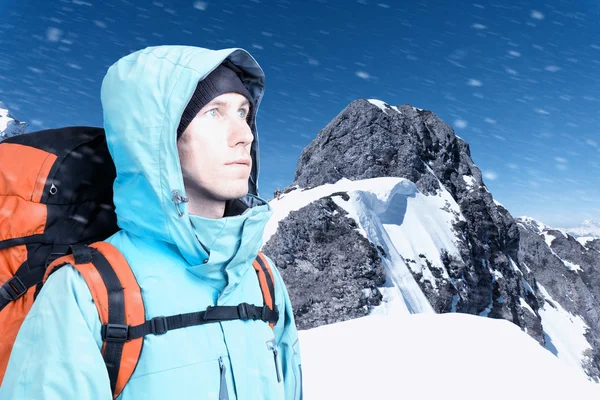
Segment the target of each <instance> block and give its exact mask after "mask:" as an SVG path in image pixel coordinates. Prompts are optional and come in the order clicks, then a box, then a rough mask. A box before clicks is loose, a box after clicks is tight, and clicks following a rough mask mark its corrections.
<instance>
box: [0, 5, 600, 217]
mask: <svg viewBox="0 0 600 400" xmlns="http://www.w3.org/2000/svg"><path fill="white" fill-rule="evenodd" d="M516 3H517V2H509V1H505V2H502V1H497V2H487V1H478V0H473V1H452V2H450V1H445V0H444V1H442V0H436V1H411V2H401V1H391V0H378V1H371V0H359V1H355V0H347V1H326V0H318V1H317V0H315V1H275V0H247V1H209V0H207V1H195V0H185V1H184V0H177V1H166V0H160V1H159V0H157V1H154V2H153V1H152V0H144V1H141V0H102V1H99V0H53V1H44V2H40V1H34V0H0V46H1V50H0V101H3V102H4V103H5V104H6V105H7V106H8V107H9V109H11V111H12V112H13V114H14V115H15V116H16V117H17V118H18V119H21V120H25V121H28V122H29V123H30V125H31V129H34V130H37V129H43V128H51V127H58V126H65V125H80V124H81V125H101V123H102V109H101V104H100V100H99V93H100V84H101V82H102V78H103V76H104V74H105V72H106V70H107V68H108V67H109V66H110V65H111V64H112V63H113V62H115V61H116V60H117V59H119V58H120V57H122V56H124V55H126V54H128V53H130V52H133V51H135V50H138V49H141V48H143V47H146V46H149V45H161V44H187V45H196V46H201V47H209V48H225V47H243V48H245V49H247V50H249V51H250V52H251V53H252V54H253V55H254V57H255V58H256V59H257V60H258V62H259V63H260V64H261V66H262V67H263V69H264V70H265V73H266V81H267V89H266V95H265V98H264V101H263V103H262V106H261V110H260V112H259V115H258V125H259V134H260V142H261V177H260V190H261V194H262V195H263V196H264V197H266V198H270V197H271V195H272V193H273V190H274V189H275V188H276V187H277V186H280V187H285V186H287V185H289V184H291V182H292V181H293V178H294V172H295V168H296V161H297V159H298V156H299V155H300V152H301V150H302V149H303V148H304V147H305V146H306V145H307V144H308V143H309V142H310V141H311V140H312V139H314V138H315V137H316V135H317V133H318V131H319V130H320V129H322V128H324V127H325V126H326V124H327V123H328V122H330V121H331V120H332V119H333V118H334V117H335V116H336V115H337V114H338V113H339V112H340V111H342V110H343V109H344V108H345V107H346V106H347V105H348V104H349V103H350V102H351V101H352V100H355V99H358V98H376V99H381V100H383V101H386V102H387V103H389V104H391V105H402V104H411V105H413V106H415V107H419V108H425V109H428V110H431V111H433V112H434V113H436V114H437V115H438V116H439V117H440V118H442V119H443V120H444V121H446V122H447V123H448V124H450V125H451V126H453V127H454V129H455V131H456V134H457V135H459V136H460V137H462V138H463V139H465V140H466V141H467V142H468V143H469V144H470V146H471V154H472V157H473V159H474V161H475V163H476V164H477V165H478V166H479V167H480V168H481V170H482V171H483V173H484V181H485V183H486V185H487V186H488V188H489V190H490V191H491V192H492V194H493V195H494V198H495V199H496V200H497V201H499V202H500V203H502V204H503V205H504V206H506V207H507V208H508V209H509V211H510V212H511V214H512V215H513V216H515V217H516V216H521V215H528V216H531V217H533V218H536V219H539V220H541V221H543V222H544V223H546V224H548V225H551V226H555V227H570V226H576V225H579V224H580V223H581V222H582V221H583V220H584V219H595V220H600V185H599V183H600V178H599V176H600V157H599V156H600V131H599V127H600V73H599V72H598V71H600V22H599V21H600V3H597V2H596V1H592V0H580V1H577V2H572V3H571V2H567V1H548V2H535V1H531V2H527V1H523V2H518V5H514V4H516Z"/></svg>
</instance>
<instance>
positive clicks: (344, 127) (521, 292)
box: [294, 100, 543, 343]
mask: <svg viewBox="0 0 600 400" xmlns="http://www.w3.org/2000/svg"><path fill="white" fill-rule="evenodd" d="M384 176H385V177H402V178H407V179H409V180H411V181H412V182H414V183H415V184H416V185H417V188H418V189H419V191H420V192H421V193H423V194H427V195H429V194H435V193H436V192H437V190H439V189H441V185H443V186H444V188H445V189H446V190H448V192H450V194H451V195H452V196H453V198H454V199H455V201H456V202H457V203H458V204H459V206H460V208H461V212H462V214H463V215H464V217H465V218H466V220H467V221H466V223H465V222H460V223H459V222H457V223H456V224H455V226H454V229H455V231H456V236H457V239H458V243H459V244H458V247H459V250H460V254H461V256H460V258H456V257H450V256H446V257H442V261H443V263H444V265H445V267H446V269H447V271H448V274H449V275H450V278H451V280H450V282H447V281H445V280H442V279H440V280H437V281H436V286H438V288H441V289H438V290H433V289H432V287H431V286H432V285H431V282H428V281H427V280H423V279H422V277H419V276H415V278H416V280H417V282H419V285H420V286H421V289H422V290H423V292H424V293H425V295H426V296H427V298H428V299H429V301H430V303H431V304H432V306H433V307H434V309H435V310H436V311H437V312H448V311H451V310H455V311H457V312H464V313H470V314H482V315H487V316H489V317H491V318H503V319H507V320H510V321H512V322H514V323H515V324H517V325H518V326H520V327H521V328H523V329H526V330H527V332H528V333H529V334H530V335H531V336H533V337H534V338H535V339H537V340H538V341H539V342H540V343H543V333H542V329H541V323H540V318H539V315H538V314H537V309H538V308H539V306H540V304H539V302H538V301H537V293H536V292H535V290H536V289H535V288H536V285H535V283H534V281H533V280H532V279H533V276H528V277H527V276H524V274H523V273H522V272H521V271H522V270H523V269H521V268H518V266H519V265H518V249H519V230H518V228H517V226H516V224H515V222H514V220H513V218H512V217H511V216H510V214H509V213H508V211H506V210H505V209H504V208H503V207H500V206H498V205H496V203H495V202H494V200H493V198H492V196H491V194H490V193H489V192H488V190H487V188H486V187H485V185H484V184H483V182H482V179H481V171H480V170H479V169H478V168H477V166H475V164H474V163H473V160H472V159H471V155H470V150H469V145H468V144H467V143H466V142H465V141H463V140H462V139H461V138H459V137H457V136H455V135H454V132H453V130H452V128H451V127H450V126H448V125H447V124H445V123H444V122H443V121H442V120H440V119H439V118H438V117H437V116H436V115H434V114H433V113H431V112H429V111H425V110H418V109H415V108H413V107H411V106H409V105H404V106H401V107H398V108H397V109H395V108H391V107H390V108H388V109H387V110H386V111H382V110H381V109H380V108H379V107H377V106H375V105H373V104H371V103H370V102H368V101H366V100H357V101H354V102H352V103H351V104H350V105H349V106H348V107H347V108H346V109H345V110H344V111H342V112H341V113H340V114H339V115H338V116H337V117H336V118H335V119H334V120H333V121H332V122H331V123H330V124H329V125H327V127H325V129H323V130H322V131H320V132H319V135H318V137H317V138H316V139H315V140H314V141H313V142H312V143H311V144H310V145H309V146H307V147H306V148H305V149H304V150H303V152H302V154H301V156H300V159H299V161H298V165H297V168H296V175H295V181H294V185H298V186H300V187H304V188H308V187H315V186H319V185H323V184H326V183H335V182H337V181H338V180H339V179H340V178H342V177H345V178H348V179H350V180H359V179H368V178H375V177H384ZM434 276H435V274H434ZM524 281H526V283H525V285H524ZM528 287H531V288H533V289H532V290H533V293H531V291H530V290H528V289H527V288H528ZM455 294H458V298H456V297H455ZM521 298H523V299H524V300H525V302H527V304H528V305H529V306H530V307H531V309H533V310H534V313H535V315H533V314H531V312H530V311H529V310H528V309H526V308H524V307H523V306H522V304H521V301H520V299H521Z"/></svg>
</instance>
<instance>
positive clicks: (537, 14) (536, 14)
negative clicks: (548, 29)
mask: <svg viewBox="0 0 600 400" xmlns="http://www.w3.org/2000/svg"><path fill="white" fill-rule="evenodd" d="M531 18H533V19H539V20H542V19H544V14H542V13H541V12H539V11H537V10H533V11H531Z"/></svg>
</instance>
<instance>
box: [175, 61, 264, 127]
mask: <svg viewBox="0 0 600 400" xmlns="http://www.w3.org/2000/svg"><path fill="white" fill-rule="evenodd" d="M224 93H239V94H241V95H243V96H245V97H246V98H247V99H248V101H249V102H250V115H251V114H252V109H253V102H252V95H250V92H249V91H248V89H247V88H246V86H245V85H244V84H243V83H242V81H241V80H240V78H239V76H238V75H237V74H236V73H235V72H234V71H233V70H232V69H231V68H229V67H227V66H225V65H223V64H221V65H219V66H218V67H217V68H216V69H215V70H214V71H212V72H211V73H210V74H208V76H207V77H206V78H204V79H203V80H201V81H200V82H198V85H197V86H196V90H195V91H194V94H193V95H192V98H191V99H190V102H189V103H188V105H187V106H186V107H185V110H184V111H183V114H182V115H181V120H180V122H179V126H178V127H177V139H179V138H180V137H181V135H182V134H183V131H185V129H186V128H187V127H188V125H189V124H190V122H192V120H193V119H194V118H195V117H196V114H198V112H200V110H201V109H202V107H204V106H205V105H207V104H208V103H209V102H210V101H211V100H212V99H214V98H215V97H217V96H220V95H222V94H224Z"/></svg>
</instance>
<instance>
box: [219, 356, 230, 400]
mask: <svg viewBox="0 0 600 400" xmlns="http://www.w3.org/2000/svg"><path fill="white" fill-rule="evenodd" d="M219 368H220V369H221V385H220V387H219V400H229V393H227V378H226V377H225V374H226V373H227V368H226V367H225V363H224V362H223V357H219Z"/></svg>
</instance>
